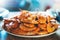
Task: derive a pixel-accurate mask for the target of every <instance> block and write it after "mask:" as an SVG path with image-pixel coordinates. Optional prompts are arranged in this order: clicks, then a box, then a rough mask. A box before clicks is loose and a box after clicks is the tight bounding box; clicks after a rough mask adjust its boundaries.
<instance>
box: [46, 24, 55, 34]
mask: <svg viewBox="0 0 60 40" xmlns="http://www.w3.org/2000/svg"><path fill="white" fill-rule="evenodd" d="M54 30H55V28H54V27H52V24H51V23H48V24H47V31H48V32H49V33H50V32H53V31H54Z"/></svg>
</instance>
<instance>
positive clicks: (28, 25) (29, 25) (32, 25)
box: [24, 23, 35, 27]
mask: <svg viewBox="0 0 60 40" xmlns="http://www.w3.org/2000/svg"><path fill="white" fill-rule="evenodd" d="M24 25H25V26H27V27H35V25H34V24H28V23H24Z"/></svg>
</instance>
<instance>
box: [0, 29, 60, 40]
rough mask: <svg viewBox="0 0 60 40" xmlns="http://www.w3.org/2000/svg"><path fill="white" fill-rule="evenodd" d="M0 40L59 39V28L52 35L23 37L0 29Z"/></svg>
mask: <svg viewBox="0 0 60 40" xmlns="http://www.w3.org/2000/svg"><path fill="white" fill-rule="evenodd" d="M0 40H60V29H59V30H58V31H57V32H56V33H55V34H53V35H50V36H46V37H40V38H23V37H16V36H13V35H10V34H8V33H7V32H6V31H4V30H3V31H0Z"/></svg>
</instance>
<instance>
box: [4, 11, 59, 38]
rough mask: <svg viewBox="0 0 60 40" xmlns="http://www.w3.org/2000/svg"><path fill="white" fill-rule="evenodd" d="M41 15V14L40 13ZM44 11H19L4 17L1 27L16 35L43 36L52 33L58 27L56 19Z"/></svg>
mask: <svg viewBox="0 0 60 40" xmlns="http://www.w3.org/2000/svg"><path fill="white" fill-rule="evenodd" d="M41 13H42V14H43V15H42V14H41ZM44 13H46V12H39V13H37V12H29V11H26V10H23V11H21V13H19V14H20V15H17V16H15V17H12V18H10V19H4V24H3V29H4V30H5V31H7V33H9V34H11V35H14V36H18V37H29V38H37V37H45V36H49V35H52V34H54V33H55V32H56V31H57V29H58V24H57V23H56V20H55V19H54V18H53V17H51V16H50V15H45V14H44Z"/></svg>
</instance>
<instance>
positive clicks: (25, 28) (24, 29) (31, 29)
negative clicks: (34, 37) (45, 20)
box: [19, 24, 36, 31]
mask: <svg viewBox="0 0 60 40" xmlns="http://www.w3.org/2000/svg"><path fill="white" fill-rule="evenodd" d="M19 28H20V29H21V30H23V31H33V30H35V29H36V27H33V28H29V27H26V26H24V25H23V24H20V26H19Z"/></svg>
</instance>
